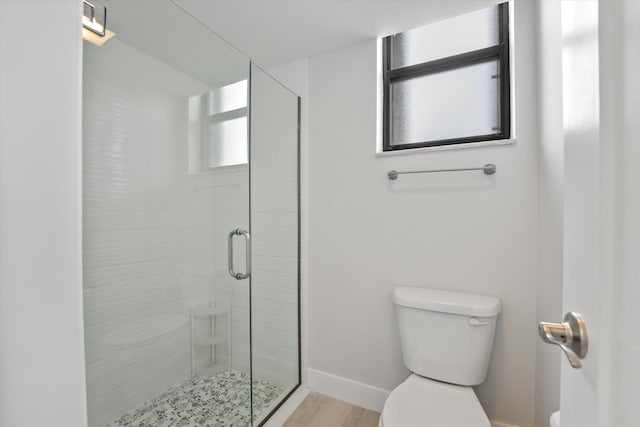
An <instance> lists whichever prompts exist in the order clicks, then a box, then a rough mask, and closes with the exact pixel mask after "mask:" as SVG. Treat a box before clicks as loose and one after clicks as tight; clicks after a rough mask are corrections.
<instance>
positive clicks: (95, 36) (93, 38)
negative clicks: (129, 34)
mask: <svg viewBox="0 0 640 427" xmlns="http://www.w3.org/2000/svg"><path fill="white" fill-rule="evenodd" d="M113 36H115V34H114V33H112V32H111V31H109V30H107V8H106V7H104V6H102V5H101V4H98V3H96V2H89V1H87V0H84V1H83V5H82V38H83V39H85V40H86V41H88V42H91V43H93V44H95V45H97V46H102V45H103V44H104V43H105V42H106V41H107V40H109V39H110V38H111V37H113Z"/></svg>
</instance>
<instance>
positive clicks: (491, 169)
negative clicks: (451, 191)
mask: <svg viewBox="0 0 640 427" xmlns="http://www.w3.org/2000/svg"><path fill="white" fill-rule="evenodd" d="M461 171H482V172H484V174H485V175H493V174H494V173H496V165H494V164H493V163H487V164H486V165H484V166H482V167H480V168H458V169H432V170H424V171H404V172H399V171H396V170H392V171H389V172H387V177H388V178H389V179H391V180H394V179H397V178H398V175H403V174H410V173H433V172H461Z"/></svg>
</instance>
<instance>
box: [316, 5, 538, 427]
mask: <svg viewBox="0 0 640 427" xmlns="http://www.w3.org/2000/svg"><path fill="white" fill-rule="evenodd" d="M514 13H515V23H514V26H515V28H516V30H515V39H514V43H515V48H514V51H515V56H514V58H513V59H514V61H515V66H514V68H515V102H516V113H517V115H516V131H517V142H516V144H514V145H508V146H494V147H484V148H477V149H464V150H450V151H432V152H421V153H406V154H399V155H387V156H376V155H375V141H376V139H375V138H376V69H377V63H376V42H375V40H371V41H368V42H365V43H362V44H358V45H355V46H350V47H347V48H344V49H340V50H337V51H334V52H331V53H328V54H325V55H322V56H318V57H313V58H310V60H309V154H308V156H309V160H308V161H309V366H310V368H311V370H310V373H312V374H313V378H315V379H314V380H312V379H311V378H310V383H311V385H312V386H314V381H315V384H316V385H317V384H321V385H322V388H323V390H324V391H325V392H332V393H334V395H337V397H342V398H344V399H351V400H358V399H359V398H358V397H357V394H358V393H357V391H358V390H359V391H360V392H363V393H364V392H365V391H366V392H367V393H369V394H367V396H369V397H371V398H370V399H369V397H367V398H365V399H362V400H360V401H356V402H355V403H359V404H362V405H365V406H366V405H369V406H372V407H376V406H377V409H380V405H381V402H380V394H381V393H382V394H384V393H385V392H388V391H389V390H391V389H392V388H394V387H395V386H396V385H398V384H399V383H400V382H401V381H403V380H404V379H405V378H406V376H407V375H408V371H407V370H406V368H405V367H404V366H403V363H402V358H401V353H400V345H399V340H398V334H397V331H396V322H395V318H394V311H393V307H392V304H391V299H390V296H391V290H392V288H393V287H394V286H396V285H401V284H404V285H416V286H432V287H438V288H445V289H456V290H465V291H471V292H478V293H485V294H490V295H495V296H498V297H500V298H501V300H502V302H503V311H502V314H501V316H500V319H499V321H498V326H497V333H496V340H495V344H494V353H493V358H492V362H491V365H490V368H489V374H488V378H487V380H486V382H485V383H484V384H482V385H481V386H479V387H478V388H477V392H478V395H479V398H480V400H481V402H482V404H483V406H484V408H485V409H486V411H487V413H488V414H489V416H490V417H491V418H492V419H494V420H498V421H502V422H506V423H511V424H516V425H520V426H527V427H528V426H532V425H533V422H534V421H533V418H534V409H533V402H534V385H535V376H534V369H535V360H534V357H535V339H536V329H535V320H536V308H535V300H536V287H537V259H538V253H537V247H538V233H537V232H538V218H537V212H538V196H537V190H538V188H537V187H538V182H537V155H538V150H537V134H536V126H537V111H536V74H535V73H536V62H535V60H536V56H535V55H536V42H535V4H534V3H533V2H516V4H515V7H514ZM489 162H491V163H495V164H496V165H497V168H498V171H497V174H496V175H494V176H491V177H487V176H485V175H482V174H477V173H462V174H439V175H414V176H402V177H401V178H400V179H399V180H398V181H395V182H389V181H388V180H387V178H386V172H387V171H388V170H390V169H398V170H411V169H430V168H444V167H463V166H478V165H483V164H485V163H489ZM331 375H334V376H337V377H338V378H335V377H331ZM345 380H346V381H345ZM332 387H333V388H332ZM345 390H352V391H354V393H351V394H350V393H349V392H347V391H345ZM367 399H368V400H367Z"/></svg>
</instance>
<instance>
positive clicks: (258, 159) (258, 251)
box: [250, 64, 300, 421]
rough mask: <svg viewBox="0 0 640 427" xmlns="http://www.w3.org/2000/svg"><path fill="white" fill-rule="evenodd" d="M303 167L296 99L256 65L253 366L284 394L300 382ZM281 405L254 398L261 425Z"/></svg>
mask: <svg viewBox="0 0 640 427" xmlns="http://www.w3.org/2000/svg"><path fill="white" fill-rule="evenodd" d="M298 163H299V162H298V97H297V96H296V95H294V94H293V93H292V92H291V91H289V90H288V89H287V88H285V87H284V86H282V85H281V84H280V83H278V82H277V81H276V80H274V79H273V78H271V76H269V75H268V74H267V73H265V72H264V71H262V70H261V69H260V68H258V67H257V66H255V65H253V64H252V66H251V162H250V164H251V233H252V236H253V239H254V244H253V255H254V261H253V270H252V274H251V329H252V339H251V346H252V369H253V374H254V376H255V377H256V378H262V379H265V380H266V381H267V382H268V383H269V384H273V385H275V386H277V387H278V390H279V393H280V395H281V396H282V397H285V396H286V395H287V394H289V393H291V392H292V391H293V390H294V389H295V387H296V386H297V385H298V384H299V382H300V378H299V372H300V367H299V361H300V358H299V352H298V350H299V346H298V340H299V336H298V330H299V321H298V320H299V319H298V301H299V297H298V292H299V287H298V283H299V282H298V275H299V272H298V257H299V252H298V250H299V249H298V248H299V245H298V237H299V235H298V229H299V215H298ZM258 385H259V383H254V392H253V396H254V397H255V396H260V395H261V394H262V392H261V390H255V388H256V387H257V386H258ZM281 400H282V399H275V400H272V402H271V405H269V406H264V405H260V404H259V403H260V402H259V400H257V399H255V398H254V402H253V412H254V415H255V416H256V420H258V421H259V420H261V419H263V418H264V417H265V416H266V415H268V413H269V412H270V411H271V410H273V409H274V407H275V406H276V405H277V404H278V403H279V402H280V401H281Z"/></svg>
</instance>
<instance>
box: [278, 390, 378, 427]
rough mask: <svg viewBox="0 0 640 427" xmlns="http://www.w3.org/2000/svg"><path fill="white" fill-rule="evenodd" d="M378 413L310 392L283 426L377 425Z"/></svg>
mask: <svg viewBox="0 0 640 427" xmlns="http://www.w3.org/2000/svg"><path fill="white" fill-rule="evenodd" d="M378 418H380V414H379V413H377V412H373V411H370V410H368V409H364V408H361V407H359V406H353V405H350V404H348V403H346V402H343V401H341V400H337V399H334V398H332V397H329V396H324V395H322V394H319V393H315V392H313V391H312V392H311V393H309V395H308V396H307V397H306V398H305V399H304V400H303V401H302V403H301V404H300V406H298V407H297V408H296V410H295V411H294V413H293V414H291V416H290V417H289V419H288V420H287V421H286V422H285V423H284V426H283V427H378Z"/></svg>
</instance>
